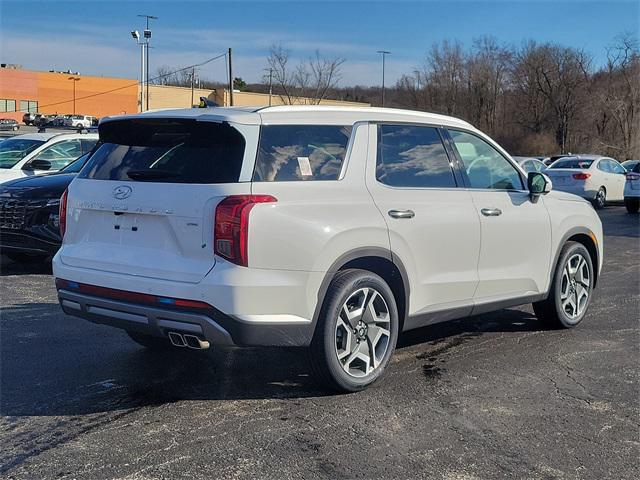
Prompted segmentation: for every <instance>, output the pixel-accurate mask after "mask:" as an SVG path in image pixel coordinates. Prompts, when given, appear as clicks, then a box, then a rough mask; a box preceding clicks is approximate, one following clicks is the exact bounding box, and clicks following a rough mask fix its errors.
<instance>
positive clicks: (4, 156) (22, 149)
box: [0, 138, 44, 168]
mask: <svg viewBox="0 0 640 480" xmlns="http://www.w3.org/2000/svg"><path fill="white" fill-rule="evenodd" d="M43 143H44V141H42V140H26V139H23V138H9V139H7V140H4V141H3V142H0V168H11V167H13V166H14V165H15V164H16V163H18V162H19V161H20V160H22V159H23V158H24V157H26V156H27V155H28V154H30V153H31V152H33V151H34V150H35V149H36V148H38V147H39V146H40V145H42V144H43Z"/></svg>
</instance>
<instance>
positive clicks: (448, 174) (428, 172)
mask: <svg viewBox="0 0 640 480" xmlns="http://www.w3.org/2000/svg"><path fill="white" fill-rule="evenodd" d="M376 179H377V180H378V181H379V182H381V183H384V184H385V185H390V186H392V187H414V188H425V187H439V188H448V187H455V186H456V181H455V179H454V177H453V171H452V170H451V166H450V164H449V157H448V156H447V153H446V151H445V149H444V146H443V145H442V140H441V139H440V134H439V133H438V130H437V129H435V128H433V127H421V126H411V125H378V156H377V160H376Z"/></svg>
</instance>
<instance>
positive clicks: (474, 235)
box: [53, 107, 602, 328]
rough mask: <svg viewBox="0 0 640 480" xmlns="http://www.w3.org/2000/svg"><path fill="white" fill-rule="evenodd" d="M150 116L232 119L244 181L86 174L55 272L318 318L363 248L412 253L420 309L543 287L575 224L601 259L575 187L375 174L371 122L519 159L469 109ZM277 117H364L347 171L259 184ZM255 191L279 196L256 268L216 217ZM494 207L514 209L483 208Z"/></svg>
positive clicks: (414, 297)
mask: <svg viewBox="0 0 640 480" xmlns="http://www.w3.org/2000/svg"><path fill="white" fill-rule="evenodd" d="M143 115H144V116H145V117H147V118H148V117H150V116H151V117H158V118H166V117H189V118H193V117H199V120H200V121H221V120H223V121H227V122H229V123H230V124H231V125H232V126H234V127H236V128H237V129H238V130H240V131H241V132H242V133H243V135H244V136H245V139H246V151H245V158H244V164H243V167H242V173H241V175H240V176H241V179H240V180H241V181H240V182H238V183H234V184H217V185H194V184H159V183H146V182H122V181H105V180H97V181H96V180H88V179H82V178H76V179H75V180H74V181H73V182H72V183H71V185H70V186H69V190H68V211H67V216H68V220H67V231H66V234H65V237H64V243H63V246H62V248H61V249H60V251H59V252H58V253H57V255H56V256H55V258H54V260H53V270H54V275H55V277H57V278H63V279H67V280H71V281H74V282H79V283H86V284H91V285H98V286H102V287H108V288H113V289H119V290H127V291H133V292H140V293H147V294H153V295H160V296H167V297H174V298H184V299H193V300H201V301H205V302H207V303H209V304H211V305H213V306H214V307H215V308H216V309H218V310H220V311H221V312H223V313H224V314H226V315H228V316H230V317H233V318H235V319H238V320H239V321H242V322H245V323H247V322H253V323H274V324H278V325H285V324H310V323H312V321H314V312H316V309H317V307H318V303H319V301H321V300H322V298H320V295H319V292H320V291H321V284H322V283H323V280H325V278H326V276H327V275H330V273H328V272H330V271H331V269H332V267H335V264H336V261H337V260H338V259H339V258H341V257H342V256H344V255H345V254H348V253H349V252H353V251H358V250H370V249H377V250H379V251H383V252H387V254H388V256H389V257H390V258H393V259H394V261H397V262H398V263H400V264H402V266H403V267H404V269H405V270H406V274H407V281H408V283H409V285H407V287H408V288H409V290H410V296H409V305H408V308H407V312H406V313H407V315H408V316H416V315H421V314H425V313H433V312H439V311H445V310H450V309H458V310H460V311H463V312H464V311H468V312H469V313H470V312H472V311H473V309H474V307H476V306H479V305H480V306H481V305H489V304H492V303H494V302H500V301H505V300H513V299H520V298H522V299H525V298H527V297H529V296H531V295H537V294H544V293H545V292H547V291H548V289H549V285H550V280H551V272H552V269H553V267H554V265H553V262H554V255H555V254H556V253H557V252H558V251H559V248H560V247H561V242H562V241H563V238H565V234H566V233H567V232H569V231H570V230H571V229H572V228H581V229H586V230H588V231H589V232H591V234H592V235H593V238H595V239H597V244H598V246H597V248H598V264H597V265H594V268H595V269H597V270H598V271H599V269H600V267H601V265H602V227H601V223H600V220H599V218H598V216H597V214H596V213H595V211H594V210H593V208H592V207H591V205H589V203H587V202H585V201H584V200H581V199H579V198H577V197H575V196H573V195H567V194H565V193H562V192H553V191H552V192H551V193H549V194H547V195H544V196H541V197H539V198H538V199H537V201H536V202H534V201H532V199H531V198H530V195H529V192H527V191H524V190H519V191H506V190H504V191H501V190H493V191H489V190H477V189H468V188H461V187H459V188H450V189H439V188H424V189H420V188H418V189H405V188H391V187H388V186H386V185H383V184H381V183H379V182H378V181H376V178H375V174H374V170H375V164H376V135H377V133H376V132H377V131H376V127H375V124H374V123H372V122H390V123H392V122H404V123H414V124H418V125H425V124H426V125H436V126H438V127H444V128H446V127H455V128H459V129H464V130H468V131H470V132H473V133H474V134H476V135H478V136H481V137H482V138H483V139H485V140H486V141H487V142H490V143H491V145H493V146H495V148H496V149H498V150H499V151H500V152H501V153H502V154H503V155H505V157H506V158H509V159H510V157H509V156H508V154H507V153H506V152H505V151H504V150H503V149H501V148H500V147H499V146H497V145H496V144H495V143H494V142H493V141H491V139H489V138H488V137H487V136H486V135H484V134H482V133H481V132H479V131H478V130H476V129H475V128H473V127H472V126H471V125H469V124H467V123H466V122H463V121H461V120H458V119H454V118H449V117H444V116H440V115H432V114H426V113H420V112H410V111H400V110H391V109H377V108H366V109H364V108H363V109H353V108H339V107H271V108H265V109H261V110H257V111H252V110H248V109H245V110H243V109H225V108H216V109H212V110H204V109H203V110H200V109H192V110H179V111H178V110H177V111H158V112H151V113H147V114H143ZM267 124H268V125H274V124H320V125H322V124H332V125H353V131H352V134H351V138H350V142H349V145H348V149H347V155H346V159H345V162H344V165H343V168H342V173H341V176H340V179H339V180H336V181H315V182H314V181H309V182H296V181H289V182H251V181H250V179H251V175H252V172H253V166H254V162H255V158H256V151H257V138H258V132H259V127H260V125H267ZM510 161H511V160H510ZM514 165H515V163H514ZM517 168H519V167H517ZM519 171H520V172H521V173H522V175H523V176H524V172H522V171H521V170H519ZM120 185H128V186H129V187H131V188H132V189H133V192H134V193H133V195H131V197H130V198H128V199H126V200H124V201H117V200H114V198H113V196H112V192H113V190H114V188H115V187H118V186H120ZM249 193H251V194H268V195H273V196H274V197H276V198H277V202H275V203H268V204H257V205H255V207H253V209H252V210H251V213H250V227H249V244H248V252H249V265H248V267H241V266H236V265H234V264H232V263H230V262H228V261H226V260H224V259H222V258H220V257H217V256H215V255H214V253H213V249H212V247H211V245H213V240H214V239H213V221H214V213H215V207H216V205H217V204H218V202H219V201H220V200H221V199H222V198H224V197H225V196H227V195H233V194H249ZM488 207H490V208H500V209H501V210H502V211H503V214H502V215H501V216H499V217H485V216H483V215H481V214H480V210H481V209H482V208H488ZM391 209H411V210H413V211H414V212H415V217H414V218H411V219H393V218H390V217H389V216H388V215H387V212H388V211H389V210H391ZM114 210H126V211H128V212H136V211H138V210H140V211H142V212H144V213H141V214H139V215H132V216H131V218H130V220H126V221H129V222H135V223H137V224H138V225H141V226H144V228H141V229H140V230H141V231H144V232H146V233H144V234H143V235H140V234H139V233H138V232H136V233H134V232H131V231H130V230H131V229H129V228H126V227H127V226H128V224H127V225H125V227H124V228H121V229H120V230H118V231H115V230H114V229H113V225H112V218H113V211H114ZM152 210H153V211H152ZM194 224H195V225H197V226H194ZM523 303H524V300H523ZM408 325H409V324H407V325H405V328H407V327H408Z"/></svg>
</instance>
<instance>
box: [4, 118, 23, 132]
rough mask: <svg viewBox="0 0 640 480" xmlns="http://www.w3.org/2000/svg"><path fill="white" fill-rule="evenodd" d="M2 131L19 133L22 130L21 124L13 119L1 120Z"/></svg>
mask: <svg viewBox="0 0 640 480" xmlns="http://www.w3.org/2000/svg"><path fill="white" fill-rule="evenodd" d="M0 130H11V131H12V132H17V131H18V130H20V124H19V123H18V121H17V120H14V119H13V118H0Z"/></svg>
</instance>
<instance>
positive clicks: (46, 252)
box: [0, 153, 90, 262]
mask: <svg viewBox="0 0 640 480" xmlns="http://www.w3.org/2000/svg"><path fill="white" fill-rule="evenodd" d="M89 155H90V153H86V154H84V155H83V156H82V157H80V158H78V159H77V160H75V161H74V162H72V163H70V164H69V165H67V166H66V167H65V168H63V169H62V170H60V172H58V173H54V174H51V175H39V176H35V177H23V178H19V179H17V180H11V181H9V182H6V183H3V184H2V185H0V251H2V253H4V254H5V255H7V256H8V257H9V258H10V259H12V260H13V261H15V262H39V261H42V260H44V259H46V258H47V257H50V256H52V255H54V254H55V253H56V252H57V251H58V248H60V243H61V241H62V237H61V236H60V217H59V208H60V197H61V196H62V194H63V193H64V191H65V190H66V188H67V187H68V186H69V184H70V183H71V180H73V179H74V178H75V176H76V175H77V173H78V172H79V171H80V169H81V168H82V167H83V166H84V164H85V163H86V161H87V158H88V157H89Z"/></svg>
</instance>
